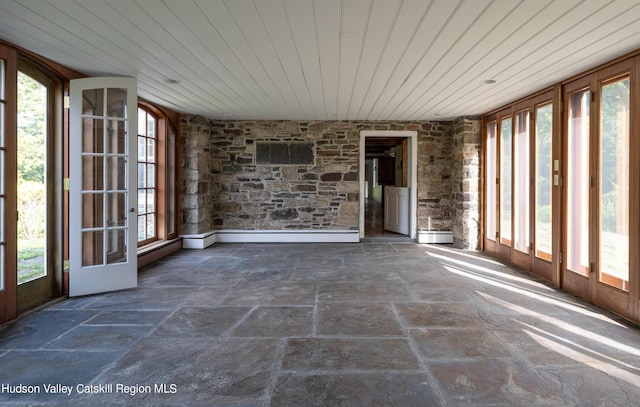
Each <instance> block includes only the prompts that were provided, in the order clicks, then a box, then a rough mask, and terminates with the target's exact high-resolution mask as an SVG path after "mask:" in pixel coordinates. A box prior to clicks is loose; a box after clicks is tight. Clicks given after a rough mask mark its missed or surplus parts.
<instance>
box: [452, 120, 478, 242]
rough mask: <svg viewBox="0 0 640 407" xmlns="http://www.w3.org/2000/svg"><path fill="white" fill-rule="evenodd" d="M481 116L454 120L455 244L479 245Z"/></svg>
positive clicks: (453, 184)
mask: <svg viewBox="0 0 640 407" xmlns="http://www.w3.org/2000/svg"><path fill="white" fill-rule="evenodd" d="M480 123H481V121H480V119H479V118H467V117H461V118H458V119H456V120H455V121H454V122H453V127H452V130H451V132H452V136H453V162H454V165H453V172H452V178H453V183H452V187H453V191H452V192H453V199H454V214H453V229H452V230H453V245H454V246H455V247H457V248H460V249H472V250H477V249H479V248H480V200H481V193H480V143H481V135H480V126H481V124H480Z"/></svg>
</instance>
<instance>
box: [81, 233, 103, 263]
mask: <svg viewBox="0 0 640 407" xmlns="http://www.w3.org/2000/svg"><path fill="white" fill-rule="evenodd" d="M103 236H104V232H103V231H93V232H82V247H83V248H84V249H85V250H83V251H82V266H83V267H87V266H99V265H102V264H104V257H103V254H104V238H103ZM88 248H92V249H93V250H88Z"/></svg>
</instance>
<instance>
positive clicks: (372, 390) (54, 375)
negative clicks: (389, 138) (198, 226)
mask: <svg viewBox="0 0 640 407" xmlns="http://www.w3.org/2000/svg"><path fill="white" fill-rule="evenodd" d="M139 285H140V286H139V288H138V289H134V290H127V291H121V292H115V293H109V294H103V295H95V296H88V297H84V298H77V299H68V300H64V301H62V302H59V303H57V304H56V305H54V306H51V307H48V308H46V309H44V310H42V311H40V312H37V313H35V314H33V315H31V316H29V317H27V318H24V319H22V320H20V321H18V322H16V323H14V324H11V325H7V326H5V327H4V328H3V329H2V330H0V385H1V386H2V387H1V388H0V405H39V404H43V405H136V406H139V405H167V406H265V407H266V406H274V407H275V406H287V407H288V406H305V407H311V406H440V405H442V406H474V407H476V406H637V405H638V404H639V403H640V346H639V345H640V330H639V329H638V328H636V327H634V326H631V325H628V324H625V323H624V322H623V321H622V320H621V319H619V318H617V317H615V316H612V315H611V314H609V313H607V312H604V311H602V310H601V309H599V308H597V307H594V306H591V305H589V304H587V303H584V302H582V301H580V300H577V299H576V298H574V297H573V296H571V295H568V294H566V293H563V292H560V291H557V290H554V289H552V288H551V287H549V286H548V285H546V284H544V283H542V282H540V281H538V280H537V279H535V278H534V277H533V276H531V275H529V274H526V273H523V272H520V271H518V270H515V269H514V268H512V267H509V266H505V265H503V264H501V263H499V262H497V261H495V260H492V259H490V258H488V257H484V256H482V255H478V254H472V253H469V252H460V251H457V250H454V249H451V248H450V247H447V246H435V245H418V244H415V243H409V242H405V241H399V240H391V241H377V240H374V241H367V242H363V243H359V244H225V245H216V246H213V247H211V248H208V249H205V250H201V251H186V250H185V251H181V252H179V253H176V254H175V255H173V256H170V257H168V258H166V259H164V260H163V261H161V262H158V263H157V264H155V265H152V266H150V267H147V268H146V269H144V270H141V271H140V279H139ZM47 385H60V386H61V385H64V386H69V388H61V387H60V386H57V387H55V390H57V391H58V392H57V393H53V392H51V389H50V388H49V387H47ZM27 386H32V387H27ZM47 390H48V392H47ZM66 390H69V393H70V394H65V393H64V391H66ZM18 391H30V392H31V393H29V392H27V393H19V392H18ZM36 391H39V393H35V392H36Z"/></svg>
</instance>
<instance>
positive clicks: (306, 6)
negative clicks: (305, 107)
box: [282, 0, 327, 120]
mask: <svg viewBox="0 0 640 407" xmlns="http://www.w3.org/2000/svg"><path fill="white" fill-rule="evenodd" d="M282 3H283V4H284V6H285V7H284V8H285V13H286V15H287V20H288V21H289V27H290V29H291V35H292V37H293V39H294V43H295V46H296V49H297V51H298V55H299V61H300V69H301V70H302V72H303V75H304V78H305V86H306V88H307V92H308V93H309V95H311V100H312V102H313V116H312V117H309V119H311V118H314V119H316V120H325V119H326V116H327V112H326V109H325V105H324V90H323V84H322V73H321V72H320V63H319V61H320V53H319V51H318V45H317V40H316V31H315V17H314V11H313V4H312V2H311V1H308V0H305V1H301V0H283V2H282Z"/></svg>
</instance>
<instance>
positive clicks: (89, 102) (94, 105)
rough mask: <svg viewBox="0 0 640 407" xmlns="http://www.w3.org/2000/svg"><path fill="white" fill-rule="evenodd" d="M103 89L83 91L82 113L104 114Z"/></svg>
mask: <svg viewBox="0 0 640 407" xmlns="http://www.w3.org/2000/svg"><path fill="white" fill-rule="evenodd" d="M103 106H104V91H103V89H85V90H83V91H82V114H83V115H87V116H104V108H103Z"/></svg>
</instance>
